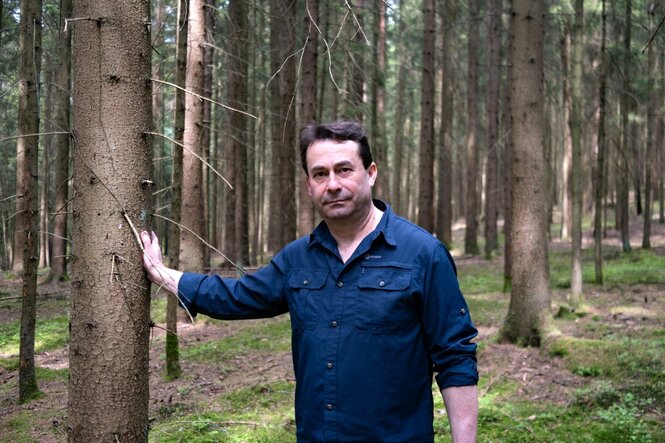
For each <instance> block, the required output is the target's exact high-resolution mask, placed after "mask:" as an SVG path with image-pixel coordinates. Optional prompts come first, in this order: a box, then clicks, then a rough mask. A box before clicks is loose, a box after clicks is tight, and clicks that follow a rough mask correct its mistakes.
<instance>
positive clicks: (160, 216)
mask: <svg viewBox="0 0 665 443" xmlns="http://www.w3.org/2000/svg"><path fill="white" fill-rule="evenodd" d="M152 215H153V216H154V217H158V218H161V219H163V220H166V221H168V222H171V223H173V224H175V225H176V226H178V227H179V228H180V229H184V230H185V231H187V232H189V233H190V234H192V235H193V236H194V237H196V238H198V239H199V240H200V241H201V242H203V244H204V245H206V246H207V247H209V248H210V249H212V250H213V251H215V252H216V253H218V254H219V255H221V256H222V257H224V259H225V260H226V261H228V262H229V263H231V265H232V266H233V267H234V268H236V269H237V270H238V271H240V273H241V274H243V275H244V274H245V270H244V269H242V268H241V267H240V266H238V265H237V264H235V263H234V262H232V261H231V259H230V258H228V257H227V256H226V255H224V253H223V252H222V251H220V250H219V249H217V248H215V247H214V246H213V245H211V244H210V243H208V242H207V241H205V240H204V239H203V238H201V237H200V236H199V235H198V234H197V233H196V232H194V231H192V230H191V229H189V228H188V227H187V226H184V225H181V224H180V223H178V222H176V221H174V220H171V219H170V218H168V217H164V216H163V215H159V214H152Z"/></svg>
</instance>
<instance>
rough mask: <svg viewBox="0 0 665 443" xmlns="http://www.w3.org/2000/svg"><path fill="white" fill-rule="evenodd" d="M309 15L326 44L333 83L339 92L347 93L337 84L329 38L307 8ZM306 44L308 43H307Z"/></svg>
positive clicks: (329, 71) (329, 70)
mask: <svg viewBox="0 0 665 443" xmlns="http://www.w3.org/2000/svg"><path fill="white" fill-rule="evenodd" d="M307 15H308V16H309V22H310V23H311V24H313V25H314V27H315V28H316V30H317V32H318V33H319V35H320V36H321V39H322V40H323V44H325V45H326V54H327V55H328V74H330V80H332V82H333V85H335V88H337V93H338V94H340V93H346V91H345V90H344V89H342V88H340V87H339V85H338V84H337V82H336V81H335V76H334V75H333V72H332V54H331V52H332V50H331V46H329V45H328V40H326V36H325V35H323V32H321V28H319V25H317V24H316V22H315V21H314V20H313V19H312V15H311V14H310V12H309V8H307ZM334 43H335V42H334V40H333V44H334ZM305 44H307V43H305Z"/></svg>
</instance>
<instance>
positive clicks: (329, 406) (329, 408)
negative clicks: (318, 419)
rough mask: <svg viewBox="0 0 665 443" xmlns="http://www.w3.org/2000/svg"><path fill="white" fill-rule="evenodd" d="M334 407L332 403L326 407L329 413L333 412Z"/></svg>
mask: <svg viewBox="0 0 665 443" xmlns="http://www.w3.org/2000/svg"><path fill="white" fill-rule="evenodd" d="M333 407H334V406H333V405H332V403H328V404H327V405H326V408H327V409H328V410H329V411H332V409H333Z"/></svg>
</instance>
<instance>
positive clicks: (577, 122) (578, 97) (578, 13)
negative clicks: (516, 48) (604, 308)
mask: <svg viewBox="0 0 665 443" xmlns="http://www.w3.org/2000/svg"><path fill="white" fill-rule="evenodd" d="M574 8H575V19H574V23H573V28H572V33H571V37H572V48H571V49H572V62H573V63H572V65H573V66H572V76H571V83H572V84H571V105H572V106H571V115H570V134H571V141H572V148H573V149H572V159H573V164H572V187H571V188H572V196H573V214H572V222H573V223H572V232H571V234H572V254H571V255H572V258H571V277H570V296H569V297H568V302H569V303H570V304H571V306H573V307H577V306H579V305H580V304H581V303H582V302H583V297H584V295H583V293H582V194H583V190H582V51H583V49H584V41H583V38H584V34H583V32H584V9H583V8H584V1H583V0H574Z"/></svg>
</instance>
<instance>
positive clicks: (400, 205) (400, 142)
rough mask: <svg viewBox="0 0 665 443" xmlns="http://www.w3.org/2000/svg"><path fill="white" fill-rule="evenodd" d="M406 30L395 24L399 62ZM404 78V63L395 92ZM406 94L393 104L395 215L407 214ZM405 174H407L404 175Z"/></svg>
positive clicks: (402, 86)
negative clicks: (405, 188)
mask: <svg viewBox="0 0 665 443" xmlns="http://www.w3.org/2000/svg"><path fill="white" fill-rule="evenodd" d="M397 9H398V11H399V15H400V16H401V15H402V14H403V11H404V9H405V8H404V0H399V7H398V8H397ZM405 30H406V24H405V21H404V20H399V22H398V23H397V44H396V45H397V47H396V52H397V57H398V58H399V59H400V60H405V59H406V57H407V51H406V48H405V45H404V39H403V35H404V33H405ZM406 76H407V67H406V63H400V64H399V66H398V67H397V90H398V91H404V89H405V85H406V81H407V79H406ZM406 101H407V94H397V98H396V103H395V120H394V130H395V133H394V143H395V152H394V154H393V168H392V170H393V176H392V187H391V189H392V191H393V192H392V198H391V201H392V203H393V208H394V210H395V212H396V213H397V214H400V215H405V214H406V212H407V205H406V203H405V202H406V200H407V198H406V197H405V195H404V194H405V193H404V192H402V191H403V189H404V188H403V185H402V183H403V181H404V177H405V176H406V175H408V172H407V171H406V170H405V168H404V164H405V163H406V162H405V161H404V156H405V149H404V148H405V147H404V132H405V123H406V110H407V109H408V108H407V107H406ZM405 172H407V173H406V174H405Z"/></svg>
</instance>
